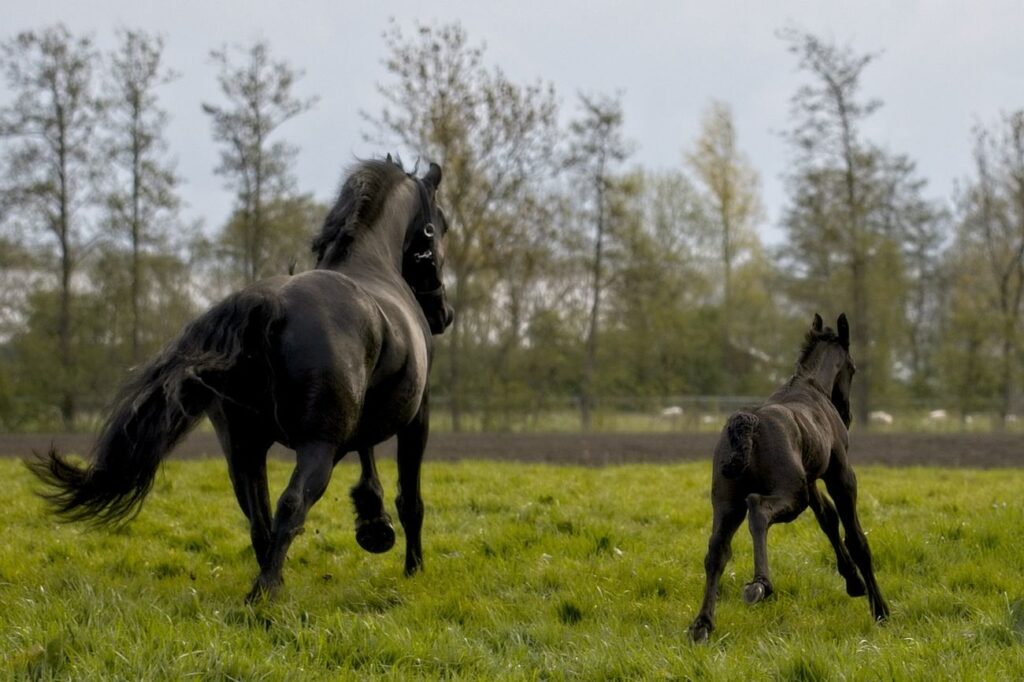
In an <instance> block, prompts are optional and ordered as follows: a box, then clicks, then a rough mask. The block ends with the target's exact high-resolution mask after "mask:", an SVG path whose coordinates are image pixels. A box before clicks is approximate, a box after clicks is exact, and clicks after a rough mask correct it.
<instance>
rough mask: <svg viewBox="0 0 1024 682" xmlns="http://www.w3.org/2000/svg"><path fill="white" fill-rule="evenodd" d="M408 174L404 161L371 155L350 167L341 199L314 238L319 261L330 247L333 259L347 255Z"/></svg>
mask: <svg viewBox="0 0 1024 682" xmlns="http://www.w3.org/2000/svg"><path fill="white" fill-rule="evenodd" d="M405 177H406V172H405V169H403V168H402V164H401V161H393V160H392V159H391V157H388V158H387V159H368V160H363V161H359V162H358V163H356V165H355V166H353V167H352V168H351V169H349V173H348V178H347V179H346V180H345V184H344V185H342V187H341V192H340V193H339V194H338V200H337V201H336V202H335V203H334V207H333V208H332V209H331V210H330V212H329V213H328V214H327V218H325V219H324V225H323V227H322V228H321V229H320V234H318V235H317V236H316V237H314V238H313V241H312V244H311V246H312V249H313V253H315V254H316V260H317V264H318V265H319V264H320V263H322V262H323V260H324V257H325V256H326V255H327V254H328V251H330V255H331V260H336V259H340V258H344V257H345V256H346V255H347V254H348V251H349V249H350V248H351V247H352V244H353V242H355V239H356V237H357V236H358V234H359V233H360V232H361V231H362V230H364V229H366V228H368V227H369V226H370V225H373V223H374V222H376V220H377V218H378V217H379V216H380V214H381V211H382V210H383V209H384V205H385V202H386V200H387V197H388V196H389V195H390V193H391V190H392V189H394V187H395V186H396V185H397V184H398V183H399V182H401V181H402V180H403V179H405Z"/></svg>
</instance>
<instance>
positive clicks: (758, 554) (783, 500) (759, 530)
mask: <svg viewBox="0 0 1024 682" xmlns="http://www.w3.org/2000/svg"><path fill="white" fill-rule="evenodd" d="M806 507H807V491H806V489H805V488H801V489H798V490H795V491H793V492H791V493H789V494H786V493H781V494H775V495H758V494H756V493H752V494H750V495H747V525H748V526H749V527H750V537H751V539H752V540H753V542H754V579H753V580H751V581H750V582H749V583H747V584H746V585H745V586H744V587H743V601H745V602H747V603H748V604H755V603H757V602H759V601H761V600H762V599H765V598H766V597H769V596H770V595H771V593H772V592H773V591H774V588H773V587H772V580H771V575H770V573H769V571H768V529H769V528H770V527H771V526H772V524H774V523H779V522H785V521H792V520H793V519H795V518H796V517H797V516H798V515H799V514H800V512H802V511H803V510H804V509H805V508H806Z"/></svg>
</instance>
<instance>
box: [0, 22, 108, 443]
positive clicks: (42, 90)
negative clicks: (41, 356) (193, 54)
mask: <svg viewBox="0 0 1024 682" xmlns="http://www.w3.org/2000/svg"><path fill="white" fill-rule="evenodd" d="M0 54H2V56H0V67H2V70H3V74H4V77H5V78H6V80H7V86H8V87H9V88H10V90H11V91H12V92H13V93H14V95H15V96H14V101H13V102H12V103H11V104H10V105H8V106H7V107H5V108H4V109H2V110H0V135H2V137H3V138H4V141H5V143H6V144H5V148H6V149H5V155H4V158H3V173H2V177H3V183H4V185H3V190H2V192H3V195H4V202H3V204H4V205H5V206H6V207H8V210H9V211H10V213H9V214H8V215H7V216H5V217H6V221H5V222H6V223H8V224H10V223H11V222H12V220H13V221H17V222H18V223H20V225H21V226H22V227H23V228H24V230H25V232H26V236H27V237H28V238H29V239H31V240H33V241H38V242H39V243H41V244H45V246H46V248H50V247H52V246H53V245H55V246H56V254H55V256H56V258H55V259H54V260H55V261H56V266H55V268H54V269H55V274H56V279H57V283H58V289H59V294H60V298H59V309H58V315H57V349H58V360H59V363H60V371H61V377H60V381H59V385H60V389H59V393H60V395H59V397H58V407H59V410H60V414H61V418H62V420H63V422H64V426H65V428H68V429H70V428H72V427H73V425H74V419H75V411H76V389H75V381H74V373H75V362H74V350H73V344H72V336H73V333H74V330H73V315H72V298H73V297H72V285H73V282H72V276H73V274H74V271H75V268H76V266H77V265H78V264H79V262H80V260H81V256H82V254H83V251H84V249H85V247H86V245H87V242H88V240H89V236H90V235H89V234H88V233H89V227H90V226H89V224H88V220H87V219H86V217H84V216H83V213H84V210H83V209H84V208H85V207H86V206H87V205H88V204H89V203H90V202H92V201H93V200H94V195H93V192H92V189H93V187H94V181H95V177H96V176H95V170H96V158H95V157H96V154H95V150H96V145H95V141H96V128H97V125H98V123H99V120H100V116H101V109H102V107H101V105H100V103H99V100H98V99H97V97H96V96H95V93H94V87H93V75H94V72H95V70H96V68H97V60H98V55H97V53H96V50H95V49H94V48H93V44H92V40H91V38H88V37H75V36H72V35H71V33H70V32H69V31H68V30H67V28H65V27H64V26H63V25H57V26H54V27H51V28H47V29H44V30H42V31H39V32H34V31H28V32H24V33H20V34H18V35H17V36H15V37H14V38H12V39H10V40H8V41H6V42H4V43H3V45H2V47H0Z"/></svg>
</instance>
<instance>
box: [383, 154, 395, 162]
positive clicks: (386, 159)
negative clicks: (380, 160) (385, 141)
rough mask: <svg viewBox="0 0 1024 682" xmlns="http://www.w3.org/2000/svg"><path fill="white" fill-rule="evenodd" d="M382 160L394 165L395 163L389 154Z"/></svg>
mask: <svg viewBox="0 0 1024 682" xmlns="http://www.w3.org/2000/svg"><path fill="white" fill-rule="evenodd" d="M384 160H385V161H387V162H388V163H394V162H395V160H394V159H393V158H391V154H390V153H389V154H388V155H387V157H385V159H384Z"/></svg>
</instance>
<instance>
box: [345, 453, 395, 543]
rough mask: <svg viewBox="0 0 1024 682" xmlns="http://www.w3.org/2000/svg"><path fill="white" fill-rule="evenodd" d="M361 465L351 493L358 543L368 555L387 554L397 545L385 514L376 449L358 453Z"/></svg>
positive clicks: (389, 521) (389, 519)
mask: <svg viewBox="0 0 1024 682" xmlns="http://www.w3.org/2000/svg"><path fill="white" fill-rule="evenodd" d="M359 465H360V467H361V473H360V475H359V482H358V483H356V484H355V485H354V486H353V487H352V491H351V493H350V494H351V496H352V502H353V504H354V505H355V508H356V541H357V542H358V543H359V546H360V547H362V548H363V549H365V550H366V551H367V552H374V553H380V552H386V551H388V550H389V549H391V548H392V547H393V546H394V545H395V528H394V526H392V525H391V517H390V516H388V513H387V512H386V511H384V489H383V488H381V485H380V478H379V477H378V476H377V462H376V460H375V459H374V457H373V448H364V449H362V450H360V451H359Z"/></svg>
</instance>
